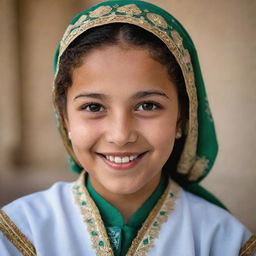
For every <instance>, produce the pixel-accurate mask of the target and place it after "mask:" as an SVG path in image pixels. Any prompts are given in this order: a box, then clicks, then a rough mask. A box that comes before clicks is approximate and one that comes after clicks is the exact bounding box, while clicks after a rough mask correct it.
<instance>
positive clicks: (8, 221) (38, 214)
mask: <svg viewBox="0 0 256 256" xmlns="http://www.w3.org/2000/svg"><path fill="white" fill-rule="evenodd" d="M71 186H72V183H67V182H57V183H55V184H54V185H53V186H52V187H50V188H49V189H47V190H44V191H40V192H36V193H33V194H30V195H27V196H24V197H21V198H19V199H17V200H15V201H13V202H11V203H10V204H8V205H6V206H4V207H3V208H2V213H1V214H0V215H1V216H0V217H1V219H0V230H1V231H2V232H0V249H1V251H4V250H7V251H8V252H12V251H15V250H16V248H14V247H13V245H12V244H11V243H10V241H9V240H8V239H7V237H6V232H3V231H4V228H5V227H4V226H14V228H17V230H18V231H20V232H21V233H22V234H23V235H24V237H25V239H28V240H29V241H30V242H32V244H33V243H34V241H33V239H34V236H35V233H36V232H38V230H40V231H41V232H43V231H44V230H47V228H49V227H50V226H52V225H54V223H55V222H56V220H57V219H58V217H59V216H60V214H62V215H63V213H62V212H63V208H65V210H66V212H67V214H68V209H67V206H68V205H70V199H71V197H72V191H71ZM68 202H69V204H68ZM64 212H65V211H64ZM1 225H2V227H1ZM48 230H49V229H48ZM4 233H5V234H4ZM13 253H14V252H13ZM3 255H9V254H3ZM15 255H16V254H15Z"/></svg>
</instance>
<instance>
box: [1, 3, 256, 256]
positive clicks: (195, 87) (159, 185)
mask: <svg viewBox="0 0 256 256" xmlns="http://www.w3.org/2000/svg"><path fill="white" fill-rule="evenodd" d="M53 100H54V103H55V108H56V114H57V120H58V127H59V129H60V132H61V136H62V138H63V141H64V144H65V147H66V149H67V151H68V153H69V155H70V159H69V164H70V167H71V169H72V170H74V171H76V172H78V173H81V174H80V177H79V178H78V180H77V181H76V182H74V183H63V182H59V183H56V184H55V185H53V186H52V187H51V188H50V189H49V190H47V191H44V192H39V193H35V194H32V195H29V196H26V197H23V198H21V199H18V200H16V201H15V202H13V203H11V204H9V205H7V206H5V207H4V208H3V210H2V211H1V212H0V230H1V231H2V232H0V254H1V256H2V255H3V256H4V255H41V256H43V255H45V256H56V255H62V256H63V255H69V256H70V255H74V256H76V255H104V256H105V255H115V256H117V255H118V256H119V255H159V256H160V255H164V256H165V255H174V256H178V255H182V256H190V255H191V256H192V255H196V256H198V255H200V256H206V255H211V256H220V255H230V256H235V255H253V253H254V252H255V247H256V245H255V244H256V241H255V236H252V234H251V233H250V232H249V231H248V230H247V229H246V228H245V227H244V226H243V225H242V224H241V223H239V222H238V220H236V219H235V218H234V217H233V216H232V215H230V214H229V213H228V211H227V210H225V209H222V208H224V206H223V205H221V203H220V202H219V201H218V200H217V199H216V198H214V197H213V196H212V195H211V194H210V193H208V192H207V191H206V190H204V189H203V188H202V187H200V186H199V185H198V183H199V181H201V180H202V179H203V178H204V177H205V176H206V175H207V173H208V172H209V171H210V169H211V167H212V165H213V163H214V160H215V157H216V154H217V142H216V137H215V131H214V124H213V121H212V117H211V114H210V110H209V105H208V102H207V97H206V94H205V89H204V83H203V79H202V76H201V71H200V66H199V62H198V59H197V54H196V50H195V48H194V45H193V42H192V41H191V39H190V37H189V35H188V34H187V32H186V31H185V30H184V28H183V27H182V26H181V24H180V23H179V22H178V21H177V20H175V19H174V18H173V17H172V16H171V15H170V14H169V13H167V12H165V11H164V10H162V9H160V8H159V7H157V6H154V5H152V4H149V3H146V2H142V1H136V0H133V1H132V0H124V1H121V0H117V1H107V2H102V3H100V4H99V5H96V6H94V7H91V8H90V9H88V10H85V11H83V12H82V13H80V14H78V15H77V16H76V17H75V18H74V19H73V20H72V21H71V23H70V25H69V26H68V28H67V30H66V32H65V34H64V36H63V38H62V40H61V42H60V44H59V47H58V49H57V51H56V55H55V84H54V90H53ZM221 207H222V208H221Z"/></svg>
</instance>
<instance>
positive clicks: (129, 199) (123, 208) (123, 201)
mask: <svg viewBox="0 0 256 256" xmlns="http://www.w3.org/2000/svg"><path fill="white" fill-rule="evenodd" d="M160 178H161V173H160V174H159V175H157V176H156V177H153V178H152V180H151V181H150V182H148V183H147V184H146V185H145V186H144V187H142V188H141V189H139V190H138V191H136V192H134V193H132V194H116V193H112V192H111V191H108V190H107V189H106V188H105V187H103V186H98V184H97V183H95V181H94V179H93V177H90V180H91V184H92V186H93V188H94V189H95V191H96V192H97V193H98V194H100V195H101V196H102V197H103V198H104V199H105V200H106V201H108V202H109V203H110V204H111V205H113V206H114V207H115V208H116V209H118V210H119V211H120V213H121V214H122V215H123V218H124V221H125V223H127V222H128V220H129V219H130V218H131V216H132V215H133V214H134V213H135V212H136V211H137V210H138V209H139V208H140V207H141V206H142V204H143V203H144V202H145V201H146V200H147V199H148V198H149V197H150V195H151V194H152V193H153V192H154V190H155V189H156V187H157V186H158V184H159V182H160Z"/></svg>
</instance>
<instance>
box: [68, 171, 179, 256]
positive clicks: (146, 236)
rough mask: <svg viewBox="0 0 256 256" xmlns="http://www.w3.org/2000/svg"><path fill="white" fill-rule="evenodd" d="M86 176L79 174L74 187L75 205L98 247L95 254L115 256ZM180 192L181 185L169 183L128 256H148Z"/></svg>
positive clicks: (95, 245)
mask: <svg viewBox="0 0 256 256" xmlns="http://www.w3.org/2000/svg"><path fill="white" fill-rule="evenodd" d="M84 176H85V172H83V173H82V174H81V175H80V177H79V179H78V180H77V182H76V183H75V184H74V186H73V194H74V197H75V200H76V203H77V204H78V205H79V208H80V212H81V214H82V216H83V221H84V223H85V224H86V226H87V230H88V232H89V234H90V237H91V240H92V243H93V247H94V248H96V255H98V256H101V255H104V256H105V255H106V256H109V255H114V254H113V250H112V248H111V245H110V242H109V239H108V236H107V232H106V229H105V227H104V223H103V221H102V219H101V216H100V213H99V211H98V208H97V206H96V205H95V203H94V201H93V200H92V199H91V197H90V195H89V193H88V191H87V189H86V188H85V185H84V184H85V181H84ZM178 193H179V186H178V185H177V184H176V183H175V182H173V181H170V182H169V185H168V186H167V188H166V190H165V192H164V194H163V195H162V196H161V198H160V199H159V201H158V202H157V204H156V206H155V207H154V208H153V210H152V212H151V213H150V215H149V216H148V218H147V219H146V221H145V222H144V224H143V226H142V228H141V229H140V230H139V232H138V234H137V236H136V237H135V239H134V240H133V242H132V245H131V247H130V249H129V251H128V253H127V256H143V255H146V253H147V252H148V250H149V249H150V248H151V247H153V246H154V241H155V239H156V238H157V237H158V235H159V231H160V228H161V226H162V224H163V223H164V222H166V221H167V219H168V216H169V215H170V213H171V212H172V211H173V209H174V206H175V200H176V199H177V197H178Z"/></svg>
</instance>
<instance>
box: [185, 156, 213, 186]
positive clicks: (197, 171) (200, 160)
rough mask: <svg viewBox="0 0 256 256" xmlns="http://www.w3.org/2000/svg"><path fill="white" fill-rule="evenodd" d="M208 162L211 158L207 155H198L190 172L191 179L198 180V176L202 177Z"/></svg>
mask: <svg viewBox="0 0 256 256" xmlns="http://www.w3.org/2000/svg"><path fill="white" fill-rule="evenodd" d="M208 164H209V160H208V159H206V158H205V157H197V158H196V161H195V163H194V165H193V168H192V169H191V171H190V173H189V180H191V181H194V180H197V178H198V177H200V176H201V175H202V174H203V171H204V170H205V169H206V168H207V167H208Z"/></svg>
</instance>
